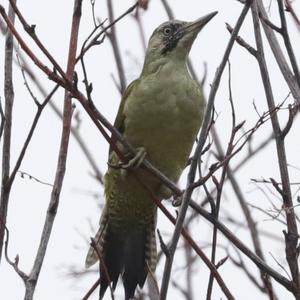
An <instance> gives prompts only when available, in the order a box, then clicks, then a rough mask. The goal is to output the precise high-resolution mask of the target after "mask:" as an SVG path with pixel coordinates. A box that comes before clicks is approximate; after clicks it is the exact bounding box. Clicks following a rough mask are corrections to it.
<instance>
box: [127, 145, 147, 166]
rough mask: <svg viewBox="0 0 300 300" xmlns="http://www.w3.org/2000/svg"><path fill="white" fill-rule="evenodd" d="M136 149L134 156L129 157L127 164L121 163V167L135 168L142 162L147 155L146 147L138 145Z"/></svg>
mask: <svg viewBox="0 0 300 300" xmlns="http://www.w3.org/2000/svg"><path fill="white" fill-rule="evenodd" d="M136 150H137V152H136V154H135V156H134V157H133V158H132V159H130V160H129V161H128V163H127V164H123V165H122V169H137V168H139V167H140V165H141V164H142V163H143V161H144V159H145V157H146V155H147V152H146V149H145V148H144V147H138V148H136Z"/></svg>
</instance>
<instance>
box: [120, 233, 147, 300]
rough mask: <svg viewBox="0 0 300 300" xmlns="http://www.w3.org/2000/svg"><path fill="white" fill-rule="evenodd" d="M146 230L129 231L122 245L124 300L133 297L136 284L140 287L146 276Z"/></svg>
mask: <svg viewBox="0 0 300 300" xmlns="http://www.w3.org/2000/svg"><path fill="white" fill-rule="evenodd" d="M146 238H147V236H146V230H145V229H143V230H141V229H138V230H134V231H132V232H130V234H129V236H128V237H127V239H126V242H125V247H124V273H123V276H122V277H123V284H124V289H125V300H129V299H131V298H133V296H134V292H135V289H136V287H137V285H139V286H140V287H142V286H143V285H144V283H145V280H146V277H147V267H146V257H145V247H146Z"/></svg>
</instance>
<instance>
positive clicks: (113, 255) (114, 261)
mask: <svg viewBox="0 0 300 300" xmlns="http://www.w3.org/2000/svg"><path fill="white" fill-rule="evenodd" d="M123 244H124V242H123V241H122V240H120V238H119V237H118V236H116V235H114V234H112V232H110V230H109V228H108V230H107V232H106V237H105V243H104V249H103V261H102V262H100V299H102V298H103V296H104V294H105V291H106V289H107V287H108V286H109V285H110V283H111V282H112V289H113V290H114V289H115V288H116V285H117V282H118V278H119V274H120V273H121V270H122V265H123V249H124V247H123Z"/></svg>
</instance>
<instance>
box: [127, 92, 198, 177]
mask: <svg viewBox="0 0 300 300" xmlns="http://www.w3.org/2000/svg"><path fill="white" fill-rule="evenodd" d="M176 95H177V96H176ZM150 101H153V103H147V102H140V103H137V104H136V105H135V108H134V109H135V112H133V113H132V115H129V116H127V118H126V120H127V122H126V130H125V136H126V138H127V139H128V140H129V142H130V143H131V144H132V145H133V146H135V147H145V148H146V151H147V158H148V159H149V160H150V161H151V163H153V165H154V166H155V167H157V168H158V169H159V170H160V171H162V172H163V173H164V174H165V175H166V176H168V177H169V178H171V179H172V180H177V179H178V177H179V176H180V173H181V172H182V169H183V168H184V166H185V164H186V162H187V159H188V156H189V154H190V152H191V148H192V145H193V143H194V141H195V138H196V134H197V132H198V130H199V127H200V125H201V119H202V107H201V106H200V105H199V104H198V103H199V102H198V101H197V99H193V97H192V96H190V97H187V95H186V94H184V95H181V93H180V91H179V93H173V94H171V95H165V93H163V92H162V93H161V94H160V95H159V97H157V98H156V99H152V100H150Z"/></svg>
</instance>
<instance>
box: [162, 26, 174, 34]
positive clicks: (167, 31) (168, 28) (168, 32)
mask: <svg viewBox="0 0 300 300" xmlns="http://www.w3.org/2000/svg"><path fill="white" fill-rule="evenodd" d="M171 31H172V30H171V28H170V27H165V28H164V30H163V32H164V35H170V33H171Z"/></svg>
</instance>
